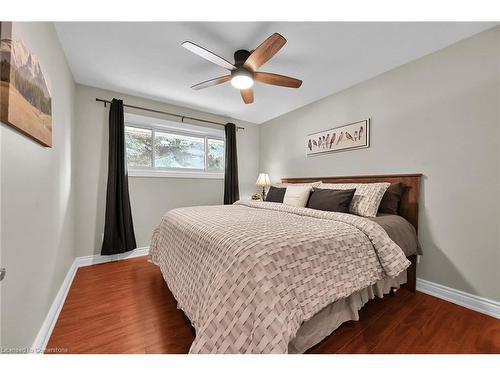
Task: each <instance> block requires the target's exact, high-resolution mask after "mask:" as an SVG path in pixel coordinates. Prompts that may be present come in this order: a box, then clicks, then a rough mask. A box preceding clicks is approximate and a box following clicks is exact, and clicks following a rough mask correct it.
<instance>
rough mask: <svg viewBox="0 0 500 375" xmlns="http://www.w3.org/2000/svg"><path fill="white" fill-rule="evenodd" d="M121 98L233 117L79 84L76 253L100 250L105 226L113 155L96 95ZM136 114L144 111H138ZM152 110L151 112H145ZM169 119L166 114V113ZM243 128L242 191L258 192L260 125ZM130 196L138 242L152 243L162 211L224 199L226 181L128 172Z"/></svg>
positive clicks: (222, 119) (240, 151)
mask: <svg viewBox="0 0 500 375" xmlns="http://www.w3.org/2000/svg"><path fill="white" fill-rule="evenodd" d="M113 97H116V98H121V99H123V100H124V102H125V103H128V104H133V105H137V106H142V107H147V108H153V109H158V110H162V111H167V112H173V113H181V114H184V115H187V116H199V117H202V118H205V119H209V120H214V121H219V122H227V121H230V119H228V118H226V117H222V116H215V115H211V114H208V113H202V112H198V111H194V110H191V109H188V108H180V107H176V106H173V105H168V104H165V103H159V102H154V101H151V100H147V99H142V98H138V97H132V96H128V95H123V94H119V93H113V92H109V91H104V90H101V89H97V88H92V87H88V86H81V85H77V88H76V122H77V134H76V137H77V140H78V141H77V168H76V170H75V173H76V181H77V183H76V197H77V198H76V202H77V217H76V228H77V230H76V247H77V255H79V256H81V255H89V254H98V253H100V249H101V244H102V233H103V230H104V211H105V196H106V180H107V160H108V151H107V150H108V113H109V106H108V107H107V108H104V106H103V105H102V103H97V102H96V101H95V98H104V99H112V98H113ZM135 113H140V112H137V111H135ZM142 114H145V115H148V112H142ZM165 118H167V117H165ZM233 122H235V123H236V124H237V125H240V126H244V127H245V130H242V131H238V134H237V142H238V143H237V148H238V167H239V180H240V195H241V196H242V197H245V196H249V195H250V194H251V193H252V192H254V190H255V189H256V188H255V180H256V179H257V175H258V162H259V128H258V126H256V125H254V124H250V123H244V122H241V121H233ZM129 188H130V199H131V206H132V215H133V220H134V227H135V234H136V239H137V246H138V247H142V246H148V245H149V241H150V239H151V234H152V231H153V229H154V227H155V226H156V225H157V224H158V223H159V221H160V219H161V216H162V215H163V214H164V213H165V212H167V211H168V210H170V209H172V208H176V207H183V206H193V205H211V204H221V203H222V201H223V193H224V181H223V180H210V179H181V178H157V177H140V178H139V177H129Z"/></svg>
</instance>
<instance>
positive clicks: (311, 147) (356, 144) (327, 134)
mask: <svg viewBox="0 0 500 375" xmlns="http://www.w3.org/2000/svg"><path fill="white" fill-rule="evenodd" d="M305 147H306V156H314V155H322V154H326V153H332V152H340V151H349V150H357V149H360V148H368V147H370V119H369V118H367V119H364V120H360V121H356V122H351V123H349V124H345V125H341V126H338V127H336V128H331V129H328V130H322V131H319V132H315V133H312V134H308V135H307V137H306V139H305Z"/></svg>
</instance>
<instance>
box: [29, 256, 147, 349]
mask: <svg viewBox="0 0 500 375" xmlns="http://www.w3.org/2000/svg"><path fill="white" fill-rule="evenodd" d="M148 253H149V247H139V248H137V249H135V250H132V251H128V252H126V253H123V254H116V255H88V256H83V257H76V258H75V260H74V261H73V263H72V264H71V266H70V267H69V270H68V272H67V273H66V277H65V278H64V280H63V282H62V284H61V287H60V288H59V291H58V292H57V294H56V296H55V298H54V301H53V302H52V305H51V306H50V309H49V312H48V313H47V316H46V317H45V320H44V321H43V323H42V327H41V328H40V330H39V331H38V335H37V336H36V338H35V341H34V342H33V345H32V346H31V352H32V353H35V354H41V353H43V352H44V350H45V348H46V347H47V343H48V341H49V338H50V335H51V334H52V330H53V329H54V326H55V325H56V322H57V318H58V317H59V314H60V312H61V310H62V307H63V305H64V301H65V300H66V296H67V295H68V291H69V288H70V287H71V283H72V282H73V278H74V277H75V274H76V271H77V270H78V268H80V267H85V266H90V265H93V264H100V263H107V262H113V261H117V260H123V259H129V258H136V257H140V256H144V255H148Z"/></svg>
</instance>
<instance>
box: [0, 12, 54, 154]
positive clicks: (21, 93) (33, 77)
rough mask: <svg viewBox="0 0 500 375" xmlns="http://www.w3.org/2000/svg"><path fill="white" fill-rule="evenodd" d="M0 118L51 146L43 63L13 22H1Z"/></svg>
mask: <svg viewBox="0 0 500 375" xmlns="http://www.w3.org/2000/svg"><path fill="white" fill-rule="evenodd" d="M0 36H1V39H0V121H1V122H3V123H4V124H7V125H9V126H11V127H12V128H14V129H16V130H17V131H19V132H21V133H23V134H24V135H26V136H28V137H30V138H31V139H33V140H35V141H36V142H38V143H40V144H42V145H44V146H46V147H52V96H51V94H50V89H49V87H48V85H47V80H46V78H45V75H44V70H43V69H42V64H41V62H40V60H39V58H38V56H37V55H36V54H34V53H33V52H32V50H31V48H30V47H29V43H28V41H27V40H26V39H25V38H23V36H22V33H21V32H18V27H17V25H16V23H15V22H0Z"/></svg>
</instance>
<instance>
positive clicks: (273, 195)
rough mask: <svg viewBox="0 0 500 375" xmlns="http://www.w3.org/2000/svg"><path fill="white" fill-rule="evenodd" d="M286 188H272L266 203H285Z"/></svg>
mask: <svg viewBox="0 0 500 375" xmlns="http://www.w3.org/2000/svg"><path fill="white" fill-rule="evenodd" d="M285 193H286V187H284V188H278V187H275V186H271V187H270V188H269V191H268V192H267V195H266V202H276V203H283V199H284V198H285Z"/></svg>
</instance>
